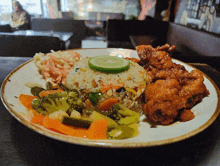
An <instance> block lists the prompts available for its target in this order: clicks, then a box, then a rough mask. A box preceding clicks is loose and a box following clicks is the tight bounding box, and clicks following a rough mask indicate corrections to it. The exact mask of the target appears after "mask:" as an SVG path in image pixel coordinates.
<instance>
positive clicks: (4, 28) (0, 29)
mask: <svg viewBox="0 0 220 166" xmlns="http://www.w3.org/2000/svg"><path fill="white" fill-rule="evenodd" d="M0 32H13V31H12V28H11V26H10V25H9V24H7V25H0Z"/></svg>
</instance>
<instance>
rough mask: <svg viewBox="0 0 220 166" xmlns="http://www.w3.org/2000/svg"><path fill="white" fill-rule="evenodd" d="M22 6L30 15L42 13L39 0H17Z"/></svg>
mask: <svg viewBox="0 0 220 166" xmlns="http://www.w3.org/2000/svg"><path fill="white" fill-rule="evenodd" d="M19 2H20V3H21V5H22V6H23V8H24V9H25V10H26V11H27V12H28V13H30V14H31V15H42V8H41V1H39V0H19Z"/></svg>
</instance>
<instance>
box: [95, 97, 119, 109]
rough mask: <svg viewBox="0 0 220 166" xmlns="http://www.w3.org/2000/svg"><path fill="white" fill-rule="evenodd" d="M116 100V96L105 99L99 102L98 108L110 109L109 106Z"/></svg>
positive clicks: (116, 101)
mask: <svg viewBox="0 0 220 166" xmlns="http://www.w3.org/2000/svg"><path fill="white" fill-rule="evenodd" d="M118 102H119V101H118V99H117V98H110V99H107V100H105V101H103V102H102V103H100V105H99V110H103V111H109V110H110V109H111V107H112V106H113V105H114V104H116V103H118Z"/></svg>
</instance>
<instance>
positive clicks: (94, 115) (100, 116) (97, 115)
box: [89, 110, 118, 127]
mask: <svg viewBox="0 0 220 166" xmlns="http://www.w3.org/2000/svg"><path fill="white" fill-rule="evenodd" d="M89 119H90V120H91V121H96V120H99V119H107V120H108V126H109V127H115V126H118V124H117V123H116V122H115V121H114V120H112V119H111V118H108V117H107V116H105V115H103V114H101V113H99V112H97V111H95V110H94V111H93V112H92V114H91V115H90V116H89Z"/></svg>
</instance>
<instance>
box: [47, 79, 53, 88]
mask: <svg viewBox="0 0 220 166" xmlns="http://www.w3.org/2000/svg"><path fill="white" fill-rule="evenodd" d="M52 88H53V85H52V83H51V82H49V81H48V82H47V83H46V90H52Z"/></svg>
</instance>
